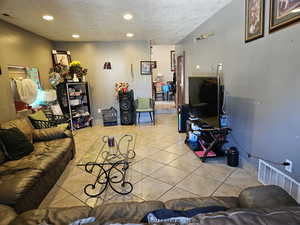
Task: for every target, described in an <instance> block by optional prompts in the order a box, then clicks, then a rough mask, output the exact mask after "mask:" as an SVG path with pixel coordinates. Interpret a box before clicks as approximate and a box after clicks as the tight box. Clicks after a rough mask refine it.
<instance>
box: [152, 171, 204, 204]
mask: <svg viewBox="0 0 300 225" xmlns="http://www.w3.org/2000/svg"><path fill="white" fill-rule="evenodd" d="M200 167H201V166H199V167H197V168H195V169H194V170H193V171H192V172H190V174H188V175H186V176H185V177H184V178H182V179H181V180H180V181H178V182H177V183H176V184H175V185H173V186H172V188H170V189H169V190H167V191H166V192H164V193H163V194H162V195H160V196H159V198H161V197H162V196H164V195H165V194H166V193H167V192H169V191H170V190H171V189H173V188H175V187H176V186H177V185H178V184H179V183H180V182H182V181H183V180H185V179H186V178H187V177H189V176H190V175H192V173H193V172H194V171H196V170H197V169H198V168H200ZM173 168H175V167H173ZM178 188H180V187H178ZM180 189H182V190H185V189H183V188H180ZM185 191H187V190H185ZM187 192H189V193H191V194H194V195H197V194H195V193H193V192H190V191H187ZM197 196H199V195H197ZM199 197H200V196H199ZM159 198H157V199H159Z"/></svg>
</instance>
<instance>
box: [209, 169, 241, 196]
mask: <svg viewBox="0 0 300 225" xmlns="http://www.w3.org/2000/svg"><path fill="white" fill-rule="evenodd" d="M235 171H236V169H234V170H233V171H232V172H231V173H230V174H229V175H228V176H227V177H226V178H225V179H224V181H223V182H222V183H221V184H220V185H219V186H218V187H217V188H216V190H215V191H214V192H213V193H211V195H210V196H213V195H214V194H215V193H216V192H217V191H218V189H220V187H221V186H223V184H225V182H226V180H228V178H229V177H230V176H231V175H232V174H233V173H234V172H235Z"/></svg>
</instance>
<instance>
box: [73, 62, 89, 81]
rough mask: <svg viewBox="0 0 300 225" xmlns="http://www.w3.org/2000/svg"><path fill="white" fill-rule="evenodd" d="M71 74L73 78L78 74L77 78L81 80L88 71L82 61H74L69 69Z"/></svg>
mask: <svg viewBox="0 0 300 225" xmlns="http://www.w3.org/2000/svg"><path fill="white" fill-rule="evenodd" d="M69 74H70V75H71V76H72V77H73V76H74V74H76V76H77V78H79V79H81V78H82V77H83V76H86V75H87V69H85V68H83V67H82V66H81V63H80V61H72V62H71V63H70V67H69Z"/></svg>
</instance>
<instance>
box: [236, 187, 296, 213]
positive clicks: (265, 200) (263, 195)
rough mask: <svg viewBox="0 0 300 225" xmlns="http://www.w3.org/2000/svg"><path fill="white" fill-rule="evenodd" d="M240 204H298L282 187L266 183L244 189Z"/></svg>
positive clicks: (240, 196)
mask: <svg viewBox="0 0 300 225" xmlns="http://www.w3.org/2000/svg"><path fill="white" fill-rule="evenodd" d="M239 205H240V207H242V208H274V207H278V206H295V205H298V204H297V202H296V201H295V200H294V199H293V198H292V197H291V196H290V195H289V194H288V193H287V192H286V191H285V190H283V189H282V188H281V187H279V186H275V185H266V186H257V187H249V188H246V189H244V190H243V191H242V192H241V193H240V195H239Z"/></svg>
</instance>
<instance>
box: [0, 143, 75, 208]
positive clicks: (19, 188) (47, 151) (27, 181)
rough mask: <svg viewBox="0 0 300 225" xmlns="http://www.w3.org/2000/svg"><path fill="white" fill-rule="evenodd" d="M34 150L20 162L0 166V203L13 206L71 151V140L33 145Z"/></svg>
mask: <svg viewBox="0 0 300 225" xmlns="http://www.w3.org/2000/svg"><path fill="white" fill-rule="evenodd" d="M34 148H35V150H34V151H33V152H32V153H31V154H29V155H27V156H25V157H23V158H22V159H20V160H15V161H7V162H5V163H3V164H2V165H0V203H3V204H8V205H14V204H15V203H16V202H17V201H18V199H20V198H22V196H23V195H24V194H26V192H27V191H28V190H31V189H32V187H33V186H34V185H36V184H37V183H38V182H39V180H40V178H41V176H43V175H44V174H45V173H46V171H47V170H51V169H52V168H53V167H55V166H56V165H57V164H59V162H60V161H63V160H64V159H63V157H64V155H66V154H67V152H68V151H71V150H72V149H73V148H74V146H73V140H72V139H71V138H64V139H58V140H53V141H48V142H38V143H35V144H34Z"/></svg>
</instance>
